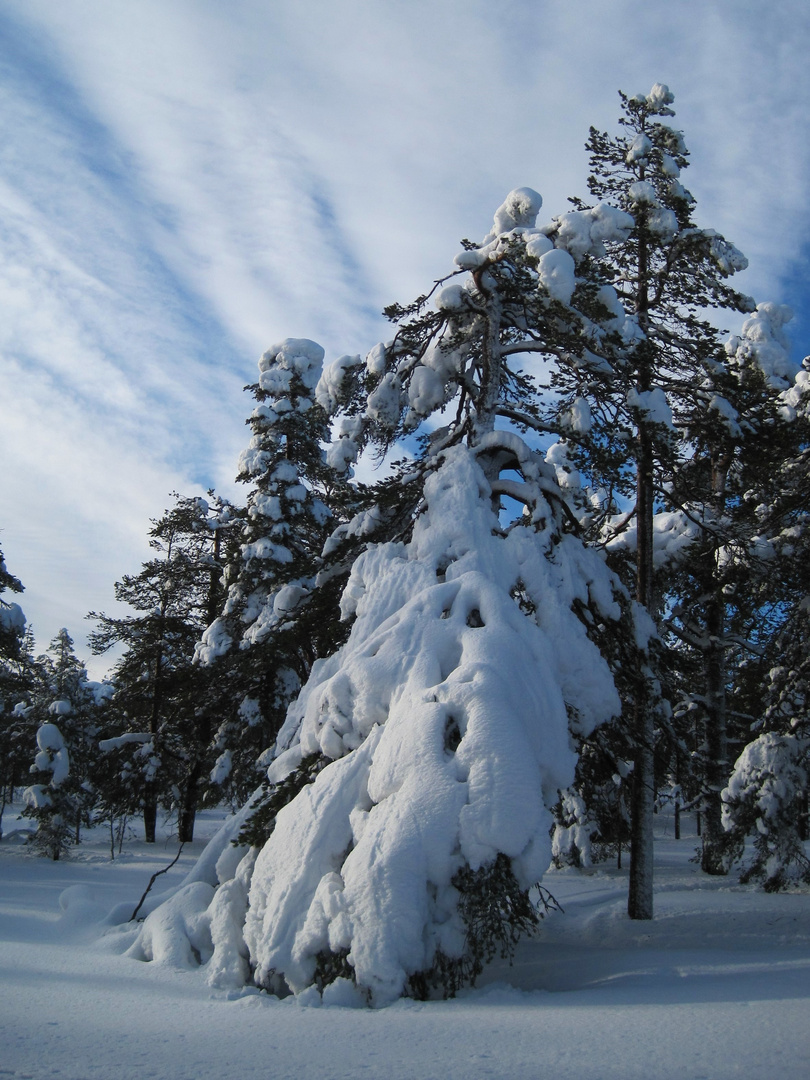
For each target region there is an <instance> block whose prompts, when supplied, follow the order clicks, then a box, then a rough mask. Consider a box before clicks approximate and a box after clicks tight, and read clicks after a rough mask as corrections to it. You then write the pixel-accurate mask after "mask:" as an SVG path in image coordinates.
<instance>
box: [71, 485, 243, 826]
mask: <svg viewBox="0 0 810 1080" xmlns="http://www.w3.org/2000/svg"><path fill="white" fill-rule="evenodd" d="M231 513H232V509H231V507H230V504H229V503H227V502H226V501H224V500H219V499H216V498H215V496H214V495H213V493H212V492H209V499H202V498H181V497H179V496H176V502H175V505H174V507H172V509H171V510H167V511H166V513H165V514H164V515H163V516H162V517H161V518H159V519H158V520H156V521H153V522H152V528H151V530H150V532H149V536H150V546H151V547H152V549H153V550H154V552H155V557H154V558H152V559H149V560H148V561H147V562H145V563H144V564H143V566H142V568H141V571H140V573H138V574H135V575H125V576H124V577H123V578H122V579H121V581H119V582H116V585H115V595H116V599H117V600H119V601H121V602H123V603H126V604H128V605H129V606H130V607H131V608H132V609H134V611H135V612H136V614H134V615H127V616H124V617H122V618H112V617H110V616H107V615H104V614H97V613H95V612H93V613H91V614H90V616H89V618H92V619H95V620H96V621H97V623H98V628H97V629H96V630H95V631H94V632H93V633H92V634H91V635H90V644H91V646H92V648H93V651H94V652H96V653H103V652H106V651H107V650H108V649H109V648H111V647H112V646H113V645H115V644H123V645H124V646H125V648H126V651H125V652H124V655H123V656H122V657H121V659H120V660H119V661H118V662H117V663H116V665H115V668H114V669H113V682H114V685H115V693H114V695H113V698H112V701H111V703H110V719H109V725H108V730H107V731H106V732H105V734H106V736H107V737H106V738H105V739H103V740H102V749H103V750H104V752H105V753H107V754H109V755H110V757H109V759H108V760H109V765H110V768H109V781H110V784H111V785H112V790H111V791H110V792H109V793H108V794H107V795H105V800H106V803H107V805H108V808H111V807H113V806H114V807H115V808H116V811H117V812H118V811H120V812H125V811H126V812H133V811H134V810H135V809H142V811H143V817H144V828H145V834H146V839H147V842H149V843H153V842H154V840H155V827H156V821H157V811H158V807H159V806H160V805H162V806H164V807H166V808H169V807H172V806H173V807H174V808H175V809H176V811H177V818H178V834H179V837H180V839H181V840H183V841H186V840H191V839H193V835H194V819H195V815H196V810H197V805H198V802H199V800H200V798H201V795H202V793H203V791H204V788H205V783H206V778H207V775H208V773H209V772H210V770H211V768H212V766H213V764H214V761H215V759H216V754H215V752H214V749H213V747H212V745H211V743H212V731H213V724H214V717H213V716H212V714H211V711H210V709H209V708H208V707H207V706H208V699H207V695H206V692H205V691H206V686H205V682H204V679H203V678H202V676H201V674H200V672H199V669H197V668H196V667H195V666H194V664H193V659H194V648H195V645H196V643H197V641H198V640H199V638H200V635H201V634H202V632H203V630H204V629H205V627H206V626H207V625H208V624H209V622H210V621H211V620H212V619H213V617H214V615H215V613H216V611H217V610H218V609H219V606H220V603H221V591H220V590H221V585H220V581H221V576H222V567H221V559H222V557H223V556H222V554H221V550H220V549H221V544H220V536H221V533H222V531H223V530H224V531H227V530H228V528H229V526H230V521H231ZM125 794H126V798H122V796H123V795H125Z"/></svg>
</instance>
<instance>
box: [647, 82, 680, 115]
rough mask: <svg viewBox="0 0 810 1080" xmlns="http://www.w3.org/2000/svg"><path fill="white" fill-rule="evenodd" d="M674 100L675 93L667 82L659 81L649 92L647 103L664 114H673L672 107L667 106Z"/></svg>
mask: <svg viewBox="0 0 810 1080" xmlns="http://www.w3.org/2000/svg"><path fill="white" fill-rule="evenodd" d="M674 100H675V95H674V94H673V93H672V91H671V90H670V88H669V87H668V86H667V85H666V83H660V82H657V83H656V84H655V86H653V88H652V90H650V92H649V94H647V104H648V105H649V106H650V108H651V109H655V110H656V112H658V113H660V114H661V115H662V116H672V109H667V108H666V106H667V105H671V104H672V102H673V101H674Z"/></svg>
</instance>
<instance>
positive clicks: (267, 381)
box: [259, 338, 324, 393]
mask: <svg viewBox="0 0 810 1080" xmlns="http://www.w3.org/2000/svg"><path fill="white" fill-rule="evenodd" d="M323 358H324V351H323V349H322V348H321V346H320V345H319V344H318V343H317V342H316V341H310V340H309V338H285V339H284V341H281V342H279V343H278V344H277V345H272V346H271V347H270V348H269V349H268V350H267V352H266V353H264V354H263V355H262V358H261V360H259V371H260V372H261V378H260V382H261V386H262V389H264V390H268V391H270V392H271V393H273V392H275V391H281V392H283V391H285V390H286V389H287V388H288V386H289V379H287V386H286V387H285V386H283V385H282V382H283V380H279V378H278V376H279V375H280V373H281V372H289V373H290V376H291V375H292V374H293V373H294V374H297V375H298V377H299V378H300V379H301V381H302V382H303V384H304V386H306V387H307V389H308V390H314V389H315V387H316V386H317V384H318V380H319V379H320V377H321V368H322V365H323ZM271 372H272V373H273V374H270V373H271Z"/></svg>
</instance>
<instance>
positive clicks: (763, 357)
mask: <svg viewBox="0 0 810 1080" xmlns="http://www.w3.org/2000/svg"><path fill="white" fill-rule="evenodd" d="M792 318H793V312H792V310H791V309H790V308H789V307H787V305H785V304H774V303H765V304H757V309H756V311H755V312H754V313H753V314H752V315H751V316H750V318H748V319H746V320H745V322H744V323H743V326H742V330H741V332H740V334H739V336H736V335H735V336H733V337H731V338H729V340H728V341H727V342H726V353H727V355H728V356H729V357H731V358H732V359H736V360H738V361H743V362H744V361H752V362H753V363H755V364H756V365H757V367H759V368H760V370H761V371H762V373H763V374H764V375H765V377H766V378H767V380H768V383H769V385H770V386H772V387H773V388H775V389H780V390H787V389H788V388H789V385H790V380H791V379H792V378H793V375H794V373H795V366H794V365H793V364H792V363H791V360H790V345H789V342H788V340H787V337H786V336H785V334H784V332H783V328H784V327H785V326H786V325H787V323H789V322H790V320H791V319H792Z"/></svg>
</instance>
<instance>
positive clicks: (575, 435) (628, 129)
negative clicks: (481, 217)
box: [549, 84, 754, 919]
mask: <svg viewBox="0 0 810 1080" xmlns="http://www.w3.org/2000/svg"><path fill="white" fill-rule="evenodd" d="M620 96H621V101H622V110H623V115H622V117H621V119H620V125H621V131H620V133H619V134H615V135H614V134H609V133H605V132H600V131H597V130H596V129H591V134H590V139H589V141H588V144H587V148H588V150H589V153H590V161H591V175H590V177H589V180H588V184H589V188H590V192H591V195H592V197H594V198H596V199H599V200H606V201H608V202H609V203H611V204H612V205H613V206H615V207H616V208H617V209H618V210H621V211H624V213H625V214H626V215H627V216H628V218H629V219H630V220H631V223H632V227H631V228H630V229H629V231H628V233H627V235H626V237H624V238H623V239H622V240H621V241H620V242H615V240H614V239H613V238H612V237H607V238H606V243H605V250H604V251H603V252H602V253H596V254H594V253H593V252H591V251H578V250H577V249H576V247H575V246H574V245H575V243H576V229H577V222H578V221H581V220H582V215H583V214H585V213H592V214H593V213H596V211H597V210H598V205H600V204H597V206H596V207H590V206H588V205H586V203H585V202H583V201H581V200H575V205H576V206H577V209H578V211H579V214H578V215H576V214H566V215H562V216H561V217H560V218H558V219H557V221H556V229H555V231H554V232H551V233H549V236H550V237H551V238H552V239H554V241H555V244H559V243H560V242H561V241H564V240H565V238H566V237H570V238H571V239H570V240H569V241H568V243H569V249H570V250H571V251H572V252H573V253H574V254H575V257H577V258H578V260H579V265H580V273H582V274H586V275H589V276H591V277H592V278H593V279H595V280H600V279H601V280H602V281H603V283H604V284H603V288H602V289H601V290H600V292H599V294H598V300H599V301H600V302H601V305H602V307H603V313H602V315H601V316H599V315H598V314H597V316H596V317H597V318H599V320H600V322H601V324H602V325H603V326H604V327H606V328H608V327H609V326H610V323H609V322H608V321H606V315H608V314H614V313H615V316H616V317H617V318H618V319H619V320H620V324H621V334H620V335H614V336H613V339H612V341H611V342H610V343H609V344H610V345H611V346H612V351H610V352H608V350H607V349H605V348H603V349H602V355H603V356H604V358H605V360H606V361H607V362H606V363H605V364H604V365H602V366H601V367H600V366H598V365H595V364H591V365H586V366H582V365H581V364H579V363H576V362H575V363H571V361H570V358H568V357H563V358H562V361H563V362H562V363H560V364H559V365H558V366H557V367H556V369H555V371H554V374H553V378H552V380H551V389H553V390H556V391H557V395H558V397H557V400H556V404H555V407H556V408H557V409H558V410H559V415H560V417H561V418H564V417H566V416H568V417H569V418H570V420H569V431H568V432H567V433H566V434H567V439H568V442H569V443H570V444H571V456H572V457H573V460H574V462H575V463H576V464H579V465H581V466H583V467H584V468H585V469H586V471H587V474H588V476H589V479H590V483H591V486H592V487H593V488H596V489H598V490H602V491H603V492H604V493H606V497H605V498H604V499H603V500H602V509H603V513H604V514H605V515H607V516H608V517H610V518H611V520H608V521H606V523H605V524H606V526H607V528H606V531H605V532H604V533H603V537H602V539H603V541H606V542H609V543H610V544H611V545H612V547H613V550H614V554H615V555H617V554H618V550H617V549H619V548H620V547H622V548H623V549H624V551H625V552H626V553H629V555H630V557H629V560H628V561H627V562H626V563H625V564H624V566H625V568H626V569H625V571H623V573H624V576H625V577H626V580H627V582H628V585H630V584H632V588H633V590H634V593H635V597H636V599H637V601H638V602H639V603H640V604H641V605H643V606H644V608H645V609H646V610H647V612H648V613H649V614H650V616H651V617H652V618H653V619H654V620H656V621H659V622H660V617H661V615H662V613H663V611H664V610H665V598H664V592H665V588H664V581H663V580H662V579H664V575H663V574H662V573H660V572H659V573H658V575H657V574H656V566H655V558H656V556H655V552H656V542H655V532H656V529H655V522H656V517H657V515H658V514H659V513H660V512H663V511H666V512H670V513H671V512H675V511H677V512H678V513H680V514H682V516H683V522H684V528H683V530H682V532H685V531H686V529H687V528H688V526H689V524H690V523H691V524H694V525H695V527H696V530H697V533H698V534H699V535H700V543H701V545H702V548H703V550H704V552H705V559H704V563H703V571H702V574H703V578H704V581H703V584H704V586H705V588H706V589H707V590H708V595H709V597H710V599H707V601H706V604H705V611H704V612H703V616H702V618H703V626H702V630H701V640H702V642H703V645H704V646H705V648H703V649H702V652H701V666H702V669H703V670H702V673H701V675H700V679H701V682H702V684H703V685H702V688H701V693H700V697H701V700H702V702H703V708H704V710H705V714H706V715H705V725H704V726H705V731H706V734H707V739H708V742H709V750H708V755H707V757H708V760H709V761H711V762H713V763H714V768H715V772H713V773H712V775H711V776H709V777H708V778H707V782H706V785H705V786H706V792H705V795H706V798H707V805H708V808H709V809H708V812H709V815H710V818H711V823H712V824H711V828H710V830H709V833H710V837H711V842H710V843H709V844H708V845H707V847H706V849H705V855H706V857H705V858H704V865H705V868H706V869H718V864H717V862H716V860H715V858H714V854H713V852H714V849H715V847H716V845H715V844H714V841H716V840H717V839H718V838H719V836H720V835H721V833H722V829H721V828H720V807H719V791H720V788H721V787H722V783H719V782H718V777H719V773H720V772H722V771H723V769H726V770H727V768H728V764H727V760H726V758H727V755H726V751H725V707H724V701H723V686H724V674H723V672H724V663H725V648H726V642H725V640H724V639H725V634H724V628H723V627H722V625H721V624H722V623H723V620H724V617H725V612H724V608H723V600H722V582H721V581H720V578H719V576H718V575H717V574H716V572H715V571H716V568H717V567H718V565H719V564H720V562H721V561H722V554H721V549H722V547H723V544H724V539H723V538H722V537H720V536H718V534H717V529H716V525H717V522H718V521H719V520H721V519H722V517H723V515H724V512H725V507H726V503H727V484H728V476H729V470H730V469H731V468H732V466H733V464H734V461H735V455H736V453H737V449H738V447H739V445H740V444H741V443H742V442H743V441H744V438H746V437H751V436H752V435H753V434H754V432H753V431H752V429H751V428H750V427H748V428H747V429H744V427H743V425H742V424H740V423H739V420H738V415H737V409H736V406H735V404H734V401H733V400H732V399H735V400H736V398H735V395H736V396H738V392H739V390H740V385H741V384H740V379H739V377H738V375H737V373H736V372H735V371H734V370H733V365H732V364H730V362H729V357H728V356H727V355H726V354H725V352H724V349H723V339H724V336H725V335H724V334H723V333H722V332H721V331H720V330H719V329H718V328H717V327H716V326H715V325H713V324H712V323H711V322H710V321H709V320H708V319H707V318H706V312H707V311H708V310H711V309H717V310H722V309H731V310H734V311H738V312H750V311H751V310H752V309H753V302H752V301H751V300H750V298H748V297H746V296H743V295H742V294H740V293H738V292H736V291H735V290H733V289H732V288H730V287H729V285H728V284H727V279H728V278H729V277H730V276H731V275H732V274H734V273H735V272H736V271H738V270H741V269H743V268H744V267H745V265H746V260H745V259H744V257H743V256H742V255H741V254H740V252H739V251H737V249H736V248H735V247H734V246H733V245H732V244H730V243H728V242H727V241H726V240H725V239H724V238H723V237H722V236H720V235H718V234H717V233H716V232H715V231H714V230H712V229H706V228H702V227H700V226H698V225H697V224H696V222H695V220H694V216H693V215H694V210H695V200H694V198H693V197H692V195H691V194H690V192H689V191H688V190H687V189H686V188H685V187H684V186H683V183H682V181H681V174H682V172H683V170H684V169H685V168H686V166H687V164H688V153H687V150H686V146H685V143H684V140H683V136H682V134H681V132H680V131H678V130H676V129H675V128H674V127H672V126H671V125H670V123H669V122H668V121H669V118H670V117H671V116H673V115H674V113H673V110H672V108H671V106H672V103H673V100H674V99H673V95H672V94H671V92H670V91H669V89H668V88H667V87H666V86H664V85H663V84H656V85H655V86H653V88H652V89H651V91H650V92H649V94H639V95H636V96H634V97H628V96H626V95H624V94H622V95H620ZM604 309H607V311H605V310H604ZM698 464H699V466H700V469H699V470H698V469H697V468H696V466H697V465H698ZM685 466H689V468H690V469H691V474H692V484H691V486H690V487H689V488H688V490H687V491H686V492H684V488H685V487H686V486H687V485H681V488H680V490H679V489H678V483H677V482H678V478H679V476H680V475H681V470H682V469H683V468H684V467H685ZM698 475H699V479H700V481H701V485H702V486H701V488H700V489H699V490H696V488H695V486H694V481H695V480H696V479H697V478H698ZM616 497H619V499H620V504H619V506H618V507H617V506H616V503H615V501H614V499H615V498H616ZM621 500H625V502H624V506H622V505H621ZM628 503H629V507H628ZM687 503H688V505H687ZM617 509H619V510H622V511H623V512H621V513H618V514H617ZM617 565H619V566H621V565H622V564H621V563H617ZM669 602H670V598H666V603H669ZM636 668H637V670H638V672H639V674H640V676H641V677H640V678H638V679H636V680H635V683H634V685H631V686H628V688H627V689H628V694H627V698H626V707H625V714H626V721H630V722H631V727H630V728H629V729H628V734H629V737H630V740H631V743H632V756H633V771H632V813H631V817H632V822H631V832H632V838H631V846H632V858H631V870H630V889H629V897H628V911H629V914H630V916H631V917H632V918H640V919H646V918H651V917H652V911H653V904H652V899H653V893H652V855H653V849H652V823H653V804H654V797H655V787H656V781H655V770H654V754H655V744H656V735H657V728H658V727H659V726H660V725H661V724H662V723H663V722H665V721H666V718H667V711H668V710H667V705H666V702H662V701H661V691H660V682H661V677H662V671H661V668H660V664H651V663H650V662H649V660H648V659H647V658H646V657H640V658H639V660H638V662H637V664H636Z"/></svg>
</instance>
